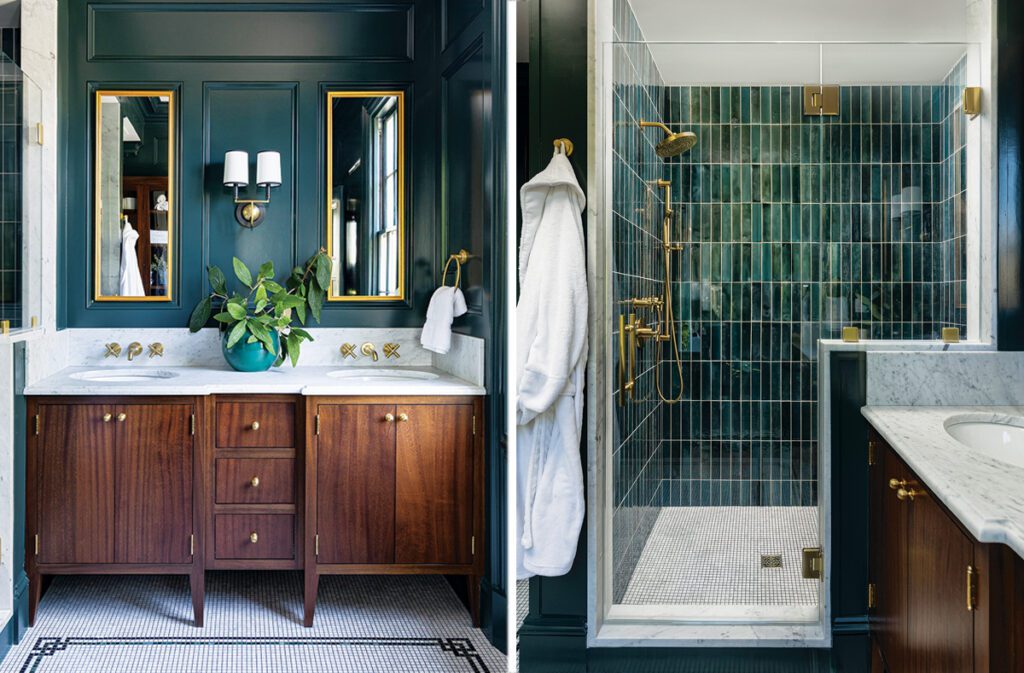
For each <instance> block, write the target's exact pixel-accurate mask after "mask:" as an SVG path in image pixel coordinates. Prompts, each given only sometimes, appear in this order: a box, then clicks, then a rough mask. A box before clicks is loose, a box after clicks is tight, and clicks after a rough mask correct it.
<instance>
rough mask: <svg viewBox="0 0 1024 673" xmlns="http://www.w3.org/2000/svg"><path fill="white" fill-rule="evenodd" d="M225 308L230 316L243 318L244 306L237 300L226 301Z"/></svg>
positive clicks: (238, 318) (237, 318) (236, 318)
mask: <svg viewBox="0 0 1024 673" xmlns="http://www.w3.org/2000/svg"><path fill="white" fill-rule="evenodd" d="M225 308H226V309H227V311H228V313H229V314H231V317H232V318H234V319H235V320H242V319H243V318H245V306H243V305H242V304H241V303H240V302H237V301H235V300H234V299H232V300H231V301H229V302H228V303H227V305H226V306H225Z"/></svg>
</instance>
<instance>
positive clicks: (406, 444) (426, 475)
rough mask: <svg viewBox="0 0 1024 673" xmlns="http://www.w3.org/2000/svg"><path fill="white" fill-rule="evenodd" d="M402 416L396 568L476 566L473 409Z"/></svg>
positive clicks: (443, 408) (418, 408)
mask: <svg viewBox="0 0 1024 673" xmlns="http://www.w3.org/2000/svg"><path fill="white" fill-rule="evenodd" d="M398 414H399V416H398V417H399V419H400V420H399V422H398V424H397V425H398V438H397V442H396V446H397V450H396V454H397V457H396V469H395V474H396V476H395V562H396V563H440V564H468V563H472V560H473V557H472V551H471V547H470V545H471V542H470V537H471V536H472V534H473V406H472V405H470V404H464V405H455V404H446V405H409V406H399V407H398ZM402 414H405V415H406V416H407V417H408V420H405V421H403V420H401V419H402V418H403V417H402Z"/></svg>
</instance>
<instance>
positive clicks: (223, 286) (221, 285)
mask: <svg viewBox="0 0 1024 673" xmlns="http://www.w3.org/2000/svg"><path fill="white" fill-rule="evenodd" d="M206 275H207V277H208V278H209V279H210V287H212V288H213V291H214V292H216V293H217V294H220V295H224V296H225V297H226V296H227V295H228V281H227V279H226V278H225V277H224V272H223V271H221V270H220V267H219V266H211V267H209V268H207V269H206Z"/></svg>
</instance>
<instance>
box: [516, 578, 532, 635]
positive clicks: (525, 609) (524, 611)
mask: <svg viewBox="0 0 1024 673" xmlns="http://www.w3.org/2000/svg"><path fill="white" fill-rule="evenodd" d="M529 614H530V580H516V631H518V630H519V627H521V626H522V625H523V621H525V620H526V616H527V615H529Z"/></svg>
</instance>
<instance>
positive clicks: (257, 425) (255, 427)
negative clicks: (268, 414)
mask: <svg viewBox="0 0 1024 673" xmlns="http://www.w3.org/2000/svg"><path fill="white" fill-rule="evenodd" d="M249 427H250V428H252V429H253V430H259V429H260V422H259V421H253V422H252V425H250V426H249Z"/></svg>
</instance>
